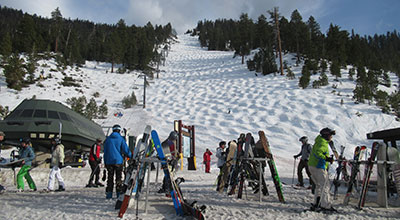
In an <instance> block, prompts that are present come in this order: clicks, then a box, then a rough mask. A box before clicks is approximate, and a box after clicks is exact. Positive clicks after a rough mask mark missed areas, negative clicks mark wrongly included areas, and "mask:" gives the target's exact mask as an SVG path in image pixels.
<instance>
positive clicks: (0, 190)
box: [0, 131, 6, 193]
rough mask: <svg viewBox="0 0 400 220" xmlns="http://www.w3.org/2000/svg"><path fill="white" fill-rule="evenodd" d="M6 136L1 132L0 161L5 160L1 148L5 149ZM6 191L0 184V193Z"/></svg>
mask: <svg viewBox="0 0 400 220" xmlns="http://www.w3.org/2000/svg"><path fill="white" fill-rule="evenodd" d="M5 136H6V135H5V134H4V132H2V131H0V161H1V160H3V158H2V157H1V148H2V147H3V141H4V138H5ZM5 189H6V188H5V187H4V186H2V185H1V184H0V193H3V192H4V190H5Z"/></svg>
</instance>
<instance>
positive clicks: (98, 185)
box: [94, 182, 104, 187]
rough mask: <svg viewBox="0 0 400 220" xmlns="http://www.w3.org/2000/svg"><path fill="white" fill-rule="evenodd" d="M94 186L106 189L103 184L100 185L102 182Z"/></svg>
mask: <svg viewBox="0 0 400 220" xmlns="http://www.w3.org/2000/svg"><path fill="white" fill-rule="evenodd" d="M94 185H95V187H104V185H103V184H102V183H100V182H97V183H95V184H94Z"/></svg>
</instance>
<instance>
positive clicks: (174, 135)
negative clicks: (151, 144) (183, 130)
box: [168, 131, 178, 141]
mask: <svg viewBox="0 0 400 220" xmlns="http://www.w3.org/2000/svg"><path fill="white" fill-rule="evenodd" d="M176 139H178V134H177V133H176V131H171V133H169V136H168V140H171V141H174V140H176Z"/></svg>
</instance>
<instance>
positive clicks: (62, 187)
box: [56, 185, 65, 192]
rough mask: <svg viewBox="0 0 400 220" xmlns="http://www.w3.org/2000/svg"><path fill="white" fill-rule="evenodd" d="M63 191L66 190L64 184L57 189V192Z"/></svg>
mask: <svg viewBox="0 0 400 220" xmlns="http://www.w3.org/2000/svg"><path fill="white" fill-rule="evenodd" d="M62 191H65V188H64V186H61V185H59V186H58V189H56V192H62Z"/></svg>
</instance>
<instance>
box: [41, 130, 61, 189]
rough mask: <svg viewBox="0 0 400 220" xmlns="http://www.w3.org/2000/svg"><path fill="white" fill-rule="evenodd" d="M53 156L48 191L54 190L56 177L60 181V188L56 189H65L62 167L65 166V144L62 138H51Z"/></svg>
mask: <svg viewBox="0 0 400 220" xmlns="http://www.w3.org/2000/svg"><path fill="white" fill-rule="evenodd" d="M51 146H52V147H51V158H50V167H51V170H50V174H49V182H48V184H47V190H46V191H53V190H54V183H55V179H54V178H57V181H58V189H56V190H55V191H65V183H64V179H63V178H62V176H61V168H62V167H63V166H64V158H65V155H64V145H63V144H62V143H61V140H60V138H58V137H54V138H52V139H51Z"/></svg>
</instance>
